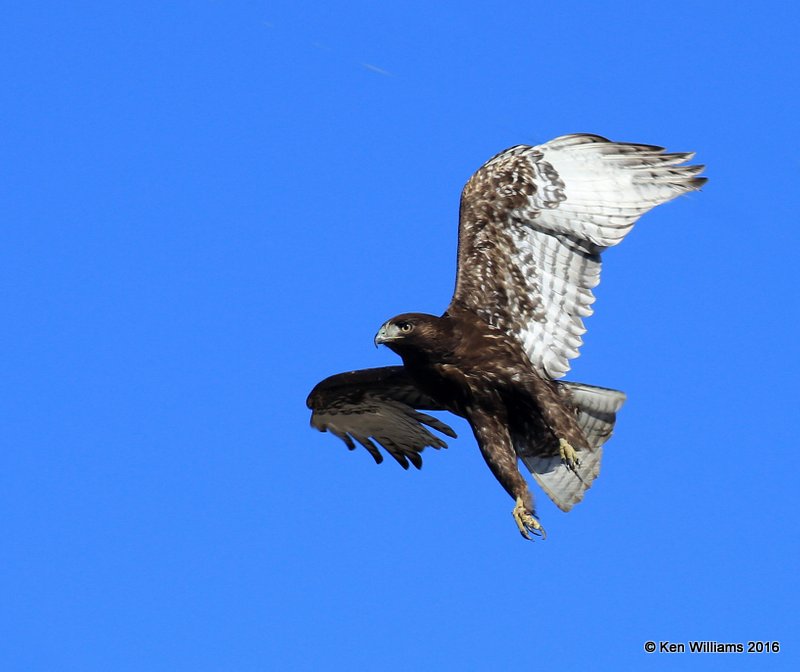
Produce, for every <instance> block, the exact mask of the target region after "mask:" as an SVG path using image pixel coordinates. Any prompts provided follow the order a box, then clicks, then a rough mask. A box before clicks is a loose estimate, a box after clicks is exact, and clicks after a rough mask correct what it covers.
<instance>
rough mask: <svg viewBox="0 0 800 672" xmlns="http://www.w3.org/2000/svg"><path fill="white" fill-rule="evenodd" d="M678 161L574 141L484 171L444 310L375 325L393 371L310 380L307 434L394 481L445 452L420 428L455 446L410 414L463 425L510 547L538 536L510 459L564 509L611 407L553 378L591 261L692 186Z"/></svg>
mask: <svg viewBox="0 0 800 672" xmlns="http://www.w3.org/2000/svg"><path fill="white" fill-rule="evenodd" d="M690 157H691V155H690V154H666V153H664V152H663V150H662V149H661V148H659V147H653V146H650V145H631V144H624V143H612V142H609V141H608V140H605V139H604V138H600V137H599V136H593V135H572V136H564V137H561V138H557V139H555V140H553V141H551V142H549V143H547V144H545V145H540V146H538V147H527V146H521V145H520V146H517V147H512V148H511V149H508V150H506V151H505V152H502V153H501V154H498V155H497V156H495V157H494V158H492V159H490V160H489V161H488V162H487V163H486V164H484V165H483V166H482V167H481V168H480V169H479V170H478V171H477V172H476V173H475V174H474V175H473V176H472V177H471V178H470V180H469V182H468V183H467V185H466V186H465V188H464V191H463V193H462V198H461V214H460V226H459V246H458V272H457V278H456V288H455V292H454V295H453V298H452V301H451V303H450V306H449V307H448V309H447V310H446V311H445V313H444V314H443V315H442V316H441V317H436V316H433V315H425V314H421V313H407V314H403V315H398V316H397V317H394V318H392V319H391V320H389V321H388V322H386V323H384V325H383V326H382V327H381V329H380V330H379V331H378V334H377V335H376V337H375V343H376V344H384V345H386V346H388V347H389V348H391V349H392V350H393V351H394V352H396V353H397V354H398V355H400V356H401V357H402V360H403V366H402V367H384V368H379V369H366V370H361V371H353V372H350V373H344V374H339V375H336V376H332V377H330V378H327V379H326V380H324V381H322V382H321V383H319V384H318V385H317V386H316V387H315V388H314V390H312V392H311V394H310V395H309V397H308V401H307V404H308V406H309V408H311V409H312V411H313V413H312V419H311V423H312V425H313V426H314V427H316V428H317V429H319V430H321V431H331V432H332V433H334V434H335V435H336V436H338V437H339V438H341V439H342V440H343V441H344V442H345V443H346V444H347V446H348V447H349V448H350V449H353V448H355V443H354V440H355V441H357V442H358V443H360V444H361V445H363V446H364V447H366V448H367V450H368V451H369V452H370V454H371V455H372V456H373V458H374V459H375V461H376V462H381V461H382V456H381V454H380V452H379V450H378V448H377V447H376V446H375V443H376V442H377V443H378V444H380V445H381V446H383V447H384V448H385V449H386V450H387V451H388V452H389V454H390V455H392V457H394V458H395V459H396V460H397V461H398V462H399V463H400V464H401V465H402V466H403V467H404V468H408V464H409V462H410V463H411V464H413V465H414V466H415V467H417V468H420V467H421V465H422V460H421V457H420V452H421V451H422V450H423V449H424V448H425V447H427V446H431V447H433V448H443V447H446V446H445V443H444V442H443V441H442V440H441V439H440V438H439V437H437V436H436V435H434V434H433V433H432V432H431V431H429V428H432V429H435V430H437V431H439V432H442V433H444V434H446V435H448V436H452V437H454V436H455V434H454V433H453V431H452V429H450V428H449V427H448V426H447V425H445V424H444V423H442V422H441V421H440V420H438V419H436V418H433V417H431V416H429V415H427V414H424V413H421V412H420V411H421V410H446V411H450V412H451V413H454V414H456V415H459V416H461V417H464V418H466V419H467V420H468V422H469V424H470V426H471V428H472V431H473V433H474V435H475V438H476V439H477V442H478V446H479V448H480V450H481V453H482V455H483V457H484V459H485V460H486V463H487V464H488V466H489V468H490V469H491V470H492V473H493V474H494V475H495V477H496V478H497V480H498V481H499V482H500V484H501V485H502V486H503V487H504V488H505V490H506V491H507V492H508V493H509V495H511V497H512V498H514V499H515V500H516V507H515V509H514V519H515V521H516V523H517V526H518V528H519V530H520V532H521V533H522V535H523V536H525V537H527V538H530V535H531V534H540V535H542V536H544V530H543V529H542V527H541V525H540V524H539V522H538V519H537V518H536V515H535V508H534V502H533V497H532V496H531V493H530V491H529V489H528V486H527V483H526V481H525V479H524V478H523V476H522V474H521V473H520V471H519V469H518V467H517V461H518V460H522V462H523V463H524V464H525V465H526V467H527V468H528V469H529V470H530V472H531V473H532V474H533V476H534V478H535V479H536V480H537V482H538V483H539V484H540V485H541V486H542V488H543V489H544V490H545V492H546V493H547V494H548V495H549V496H550V497H551V499H552V500H553V501H554V502H555V503H556V504H557V505H558V506H559V507H560V508H561V509H563V510H564V511H568V510H570V509H571V508H572V507H573V506H574V505H575V504H576V503H577V502H579V501H580V500H581V499H582V498H583V494H584V492H585V490H586V489H587V488H589V487H590V486H591V484H592V481H593V480H594V478H595V477H596V476H597V474H598V472H599V468H600V458H601V456H602V445H603V443H604V442H605V441H606V439H608V437H609V436H610V435H611V430H612V428H613V425H614V421H615V414H616V412H617V411H618V410H619V408H620V406H621V405H622V403H623V401H624V399H625V395H624V394H623V393H621V392H617V391H615V390H608V389H605V388H599V387H593V386H590V385H584V384H581V383H568V382H563V381H557V380H555V379H556V378H558V377H560V376H561V375H563V374H564V373H565V372H566V371H567V370H568V369H569V365H568V361H569V359H571V358H573V357H576V356H577V354H578V348H579V346H580V344H581V342H582V341H581V334H582V333H583V332H584V331H585V329H584V327H583V322H582V317H584V316H587V315H589V314H590V313H591V308H590V305H591V303H592V302H593V301H594V297H593V295H592V292H591V289H592V288H593V287H594V286H595V285H596V284H597V282H598V281H599V272H600V253H601V252H602V251H603V250H604V249H605V248H606V247H608V246H610V245H615V244H617V243H618V242H620V241H621V240H622V238H623V237H624V236H625V235H626V234H627V233H628V231H630V229H631V228H632V226H633V224H634V223H635V221H636V220H637V219H638V218H639V217H640V216H641V215H642V214H643V213H644V212H646V211H647V210H649V209H651V208H653V207H655V206H656V205H658V204H660V203H663V202H665V201H667V200H670V199H671V198H674V197H676V196H678V195H680V194H682V193H685V192H687V191H691V190H694V189H697V188H699V187H700V186H701V185H702V184H703V182H705V178H698V177H696V175H697V173H699V172H700V171H701V170H702V166H686V165H683V164H684V162H685V161H686V160H687V159H689V158H690Z"/></svg>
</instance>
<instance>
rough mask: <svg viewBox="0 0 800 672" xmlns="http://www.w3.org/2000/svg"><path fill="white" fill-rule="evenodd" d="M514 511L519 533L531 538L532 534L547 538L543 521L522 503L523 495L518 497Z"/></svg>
mask: <svg viewBox="0 0 800 672" xmlns="http://www.w3.org/2000/svg"><path fill="white" fill-rule="evenodd" d="M512 513H513V514H514V522H515V523H516V524H517V527H518V528H519V533H520V534H521V535H522V536H523V537H525V538H526V539H529V540H530V539H531V534H534V535H536V536H537V537H541V538H542V539H546V538H547V533H546V532H545V531H544V528H543V527H542V525H541V523H539V521H538V520H536V518H535V517H534V516H533V515H531V514H530V513H528V511H527V510H526V509H525V505H524V504H523V503H522V497H517V505H516V506H515V507H514V511H513V512H512Z"/></svg>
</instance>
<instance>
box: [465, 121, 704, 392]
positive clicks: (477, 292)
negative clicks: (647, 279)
mask: <svg viewBox="0 0 800 672" xmlns="http://www.w3.org/2000/svg"><path fill="white" fill-rule="evenodd" d="M692 156H693V155H692V154H690V153H681V154H666V153H664V150H663V149H662V148H660V147H653V146H650V145H633V144H624V143H614V142H609V141H608V140H606V139H605V138H601V137H599V136H595V135H567V136H563V137H560V138H556V139H555V140H553V141H551V142H548V143H546V144H544V145H539V146H535V147H529V146H524V145H518V146H516V147H512V148H510V149H508V150H506V151H505V152H502V153H500V154H498V155H497V156H495V157H493V158H492V159H490V160H489V161H488V162H487V163H486V164H484V166H483V167H482V168H480V170H478V171H477V172H476V173H475V175H473V176H472V178H471V179H470V181H469V182H468V183H467V185H466V187H465V188H464V192H463V194H462V200H461V222H460V231H459V252H458V276H457V280H456V290H455V293H454V296H453V303H452V304H451V305H459V306H460V307H465V308H467V309H469V310H472V311H474V312H476V313H477V314H478V315H479V316H480V317H482V318H483V319H485V320H486V321H487V322H489V323H490V324H492V325H493V326H496V327H499V328H501V329H503V330H505V331H506V332H508V333H509V334H512V335H514V336H515V337H516V338H517V339H518V340H519V341H520V342H521V343H522V344H523V346H524V348H525V351H526V352H527V354H528V357H529V358H530V360H531V362H532V363H533V365H534V367H535V368H536V369H537V370H538V371H539V372H540V373H542V374H544V375H546V376H548V377H550V378H559V377H561V376H563V375H564V374H565V373H566V372H567V371H568V370H569V360H570V359H573V358H575V357H577V356H578V351H579V348H580V346H581V344H582V339H581V335H582V334H583V333H584V332H585V328H584V326H583V321H582V318H583V317H586V316H588V315H591V313H592V308H591V305H592V303H593V302H594V295H593V294H592V288H594V287H595V286H596V285H597V284H598V282H599V281H600V253H601V252H602V251H603V250H604V249H605V248H607V247H610V246H612V245H616V244H618V243H619V242H620V241H621V240H622V239H623V238H624V237H625V235H626V234H627V233H628V232H629V231H630V230H631V229H632V228H633V225H634V224H635V223H636V221H637V220H638V218H639V217H641V216H642V215H643V214H644V213H645V212H647V211H648V210H651V209H652V208H654V207H655V206H657V205H659V204H661V203H664V202H666V201H669V200H671V199H673V198H675V197H676V196H679V195H681V194H683V193H686V192H687V191H692V190H695V189H698V188H699V187H700V186H701V185H702V184H703V183H704V182H705V178H699V177H697V174H698V173H699V172H701V171H702V169H703V166H688V165H683V164H685V162H686V161H687V160H689V159H690V158H691V157H692Z"/></svg>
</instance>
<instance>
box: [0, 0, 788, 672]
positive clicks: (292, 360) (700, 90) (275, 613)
mask: <svg viewBox="0 0 800 672" xmlns="http://www.w3.org/2000/svg"><path fill="white" fill-rule="evenodd" d="M798 21H800V10H798V9H797V7H796V6H795V5H793V4H791V3H783V2H782V3H760V4H758V5H756V4H747V5H745V4H744V3H738V4H737V3H721V2H707V3H697V2H682V1H676V2H670V3H640V4H639V5H634V4H631V3H623V2H606V3H590V2H558V3H534V2H517V1H514V2H510V3H499V4H498V3H486V2H472V1H471V0H466V1H465V2H461V3H458V4H457V5H453V6H444V5H443V4H440V5H436V4H432V3H422V2H416V1H409V2H403V3H394V2H392V3H374V2H347V3H343V2H326V3H320V2H317V3H309V2H297V1H295V2H272V3H265V2H221V1H220V2H211V1H198V2H174V3H152V2H151V3H147V2H145V3H107V2H75V3H53V2H26V3H16V4H15V5H14V6H6V7H5V8H4V9H3V11H2V21H0V72H1V73H2V81H3V86H2V90H1V91H0V96H2V99H3V100H2V104H1V105H0V147H1V148H2V154H1V156H2V161H0V173H1V174H0V207H2V213H3V217H2V220H3V225H2V227H0V236H2V240H0V286H2V292H0V312H2V315H3V316H4V319H3V320H2V327H0V333H2V343H3V355H4V356H3V357H2V359H0V367H2V374H1V376H2V385H0V395H1V397H2V398H0V416H2V417H0V426H2V428H3V431H2V434H3V450H2V451H0V460H2V464H0V483H1V485H0V507H2V516H1V517H0V538H2V541H1V542H0V552H1V553H2V556H1V557H0V590H1V591H2V592H1V594H2V595H3V599H2V602H3V604H2V607H1V608H0V615H1V616H2V619H3V623H2V631H3V637H2V638H0V667H2V669H3V670H48V671H52V670H115V671H124V670H137V671H140V670H170V671H174V670H193V671H198V670H237V671H248V670H265V669H292V670H360V669H380V670H408V669H423V670H428V669H430V670H451V669H452V670H490V669H491V670H501V669H511V668H512V667H513V668H515V669H563V670H571V669H621V668H622V669H669V670H673V669H698V670H716V669H725V670H728V669H776V670H777V669H796V667H795V666H796V664H797V662H798V658H799V657H798V654H797V650H798V646H800V641H798V636H797V632H798V628H797V607H796V605H797V600H798V586H797V558H798V557H800V553H798V551H800V548H798V546H799V544H798V525H797V513H796V512H797V508H798V507H797V504H798V501H797V494H796V492H797V477H796V473H797V468H798V458H797V439H796V436H795V431H794V428H795V423H794V416H795V415H796V412H797V410H796V407H797V395H796V381H797V377H798V373H799V369H800V366H798V353H797V347H796V333H797V298H796V297H797V290H796V267H797V249H798V242H800V241H798V234H797V213H798V210H800V197H798V189H797V183H798V179H800V160H799V159H798V154H797V151H796V144H797V137H798V131H800V128H798V122H797V119H798V113H797V108H798V92H797V86H796V81H797V75H798V60H800V59H798V49H797V46H796V42H797V40H796V34H795V32H796V31H795V28H796V26H797V24H798ZM572 132H594V133H598V134H601V135H605V136H608V137H611V138H613V139H615V140H623V141H633V142H644V143H654V144H662V145H665V146H666V147H668V148H669V149H671V150H675V151H686V150H696V151H697V153H698V154H697V160H698V161H699V162H702V163H705V164H707V166H708V168H707V175H708V176H709V178H710V182H709V183H708V185H707V187H706V188H705V189H704V190H703V192H701V193H697V194H692V195H690V196H688V197H684V198H681V199H679V200H678V201H676V202H673V203H670V204H667V205H666V206H663V207H661V208H659V209H657V210H656V211H654V212H652V213H650V214H649V215H647V216H646V217H645V218H644V219H643V220H642V221H641V222H640V223H639V224H638V225H637V227H636V229H635V230H634V231H633V233H632V234H631V235H630V237H629V238H628V239H626V240H625V242H624V243H623V244H622V245H621V246H620V247H619V248H617V249H614V250H611V251H610V252H609V253H608V255H607V256H606V260H605V266H604V270H603V281H602V284H601V285H600V287H599V288H598V291H597V295H598V302H597V304H596V313H595V315H594V316H593V317H592V318H591V319H590V320H589V321H588V323H587V326H588V328H589V331H588V333H587V334H586V338H585V341H586V344H585V346H584V348H583V349H582V353H581V357H580V358H579V359H578V360H576V362H575V363H574V367H573V370H572V372H571V374H570V378H571V379H573V380H579V381H584V382H588V383H592V384H597V385H603V386H608V387H614V388H618V389H622V390H625V391H626V392H627V394H628V398H629V400H628V402H627V404H626V406H625V407H624V408H623V411H622V412H621V414H620V416H619V420H618V426H617V431H616V433H615V436H614V437H613V439H612V440H611V442H610V443H609V444H608V446H607V450H606V456H605V460H604V465H603V471H602V474H601V476H600V478H599V480H598V481H597V482H596V484H595V486H594V487H593V488H592V490H591V491H590V492H589V493H588V495H587V497H586V499H585V501H584V502H583V503H582V504H581V505H580V506H579V507H577V508H576V509H575V510H574V511H573V512H571V513H570V514H568V515H567V514H563V513H561V512H560V511H558V510H557V509H556V508H555V506H553V505H552V504H551V503H550V502H549V501H547V500H546V498H545V497H544V495H542V494H541V493H539V492H538V491H537V494H538V495H539V496H538V503H539V511H540V514H541V517H542V521H543V523H544V525H545V527H546V529H547V530H548V534H549V537H548V539H547V540H546V541H545V542H542V543H534V544H531V543H526V542H524V541H523V540H522V539H521V538H520V537H519V535H518V533H517V531H516V528H515V526H514V523H513V520H512V518H511V515H510V511H511V508H512V505H513V502H512V501H511V500H510V499H509V498H508V497H507V495H506V494H505V493H504V492H503V491H502V490H501V488H500V487H499V486H498V485H497V484H496V482H495V481H494V479H493V478H492V476H491V474H490V473H489V471H488V469H487V468H486V467H485V466H484V464H483V462H482V459H481V457H480V455H479V453H478V450H477V447H476V445H475V443H474V440H473V438H472V437H471V436H470V432H469V428H468V427H467V426H466V424H465V423H464V422H463V421H461V420H458V419H453V426H454V427H455V429H456V430H457V431H458V433H459V435H460V436H459V438H458V439H457V440H455V441H452V442H450V448H449V449H448V450H446V451H439V452H434V451H427V452H426V453H425V455H424V457H425V466H424V468H423V469H422V471H421V472H415V471H413V470H412V471H411V472H408V473H407V472H404V471H402V470H401V469H400V468H399V467H398V466H397V465H395V464H394V463H392V462H391V461H386V462H384V464H382V465H380V466H376V465H375V464H374V463H373V462H372V459H371V458H370V457H369V455H368V454H367V453H366V451H363V450H358V451H355V452H352V453H350V452H348V451H347V450H346V449H345V447H344V446H343V445H342V444H341V443H339V442H338V441H336V439H334V438H333V437H331V436H329V435H322V434H319V433H316V432H314V431H312V430H311V429H309V427H308V412H307V410H306V408H305V403H304V402H305V397H306V394H307V393H308V391H309V390H310V389H311V387H312V386H313V385H314V384H315V383H316V382H317V381H318V380H320V379H321V378H323V377H325V376H327V375H329V374H332V373H335V372H338V371H343V370H348V369H352V368H359V367H369V366H380V365H386V364H390V363H394V362H396V361H397V359H396V358H395V356H394V355H392V353H391V352H389V351H388V350H386V349H385V348H384V349H381V350H375V348H373V347H372V338H373V335H374V334H375V331H376V329H377V328H378V326H379V325H380V324H381V323H382V322H383V321H384V320H385V319H387V318H388V317H391V316H392V315H394V314H396V313H399V312H404V311H410V310H413V311H426V312H432V313H438V312H441V311H442V310H443V309H444V307H445V306H446V305H447V303H448V301H449V298H450V293H451V290H452V286H453V279H454V268H455V246H456V225H457V207H458V198H459V192H460V189H461V187H462V185H463V183H464V182H465V181H466V179H467V178H468V177H469V175H470V174H471V173H472V172H473V171H474V170H475V169H476V168H478V166H480V165H481V163H483V161H484V160H486V159H487V158H488V157H489V156H491V155H492V154H494V153H496V152H497V151H499V150H501V149H503V148H505V147H507V146H510V145H513V144H518V143H530V144H536V143H539V142H544V141H546V140H548V139H550V138H553V137H555V136H557V135H562V134H565V133H572ZM692 639H708V640H717V641H723V642H746V641H748V640H770V641H772V640H778V641H780V642H781V644H782V646H783V650H782V652H781V653H779V654H771V655H766V654H762V655H760V656H757V655H744V654H742V655H738V656H731V655H728V656H721V655H717V656H715V655H705V656H699V655H690V654H684V655H682V656H677V655H673V656H669V655H667V654H653V655H648V654H645V653H644V652H643V650H642V645H643V643H644V642H645V641H646V640H656V641H660V640H671V641H677V642H686V641H689V640H692Z"/></svg>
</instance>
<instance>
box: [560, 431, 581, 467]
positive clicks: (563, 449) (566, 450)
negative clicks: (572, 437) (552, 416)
mask: <svg viewBox="0 0 800 672" xmlns="http://www.w3.org/2000/svg"><path fill="white" fill-rule="evenodd" d="M558 453H559V455H561V462H562V463H564V465H566V467H567V469H569V470H570V471H573V472H576V473H577V468H578V467H579V466H580V464H581V461H580V460H579V459H578V451H577V450H575V449H574V448H573V447H572V445H571V444H570V443H569V441H567V440H566V439H559V440H558Z"/></svg>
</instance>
